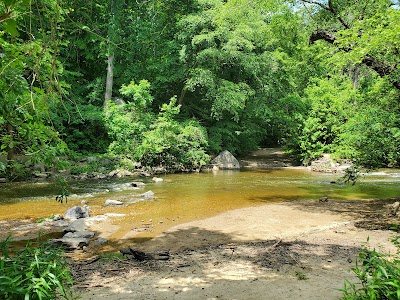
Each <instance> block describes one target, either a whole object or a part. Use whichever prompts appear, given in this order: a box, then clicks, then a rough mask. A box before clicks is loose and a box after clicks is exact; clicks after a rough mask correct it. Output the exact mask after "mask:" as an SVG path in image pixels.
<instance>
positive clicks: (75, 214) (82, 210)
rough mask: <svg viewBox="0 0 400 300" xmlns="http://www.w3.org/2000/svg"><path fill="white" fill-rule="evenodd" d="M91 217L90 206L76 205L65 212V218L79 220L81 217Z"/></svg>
mask: <svg viewBox="0 0 400 300" xmlns="http://www.w3.org/2000/svg"><path fill="white" fill-rule="evenodd" d="M87 217H89V209H88V207H82V206H74V207H72V208H70V209H68V210H67V211H66V212H65V214H64V219H67V220H77V219H81V218H87Z"/></svg>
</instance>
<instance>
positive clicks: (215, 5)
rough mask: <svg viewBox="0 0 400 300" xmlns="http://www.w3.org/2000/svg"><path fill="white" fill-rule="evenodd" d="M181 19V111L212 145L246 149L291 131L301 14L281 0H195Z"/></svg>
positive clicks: (236, 150) (297, 81)
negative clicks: (199, 123) (204, 129)
mask: <svg viewBox="0 0 400 300" xmlns="http://www.w3.org/2000/svg"><path fill="white" fill-rule="evenodd" d="M199 7H200V8H199V9H198V12H196V13H194V14H191V15H188V16H187V17H185V18H183V19H182V20H181V22H180V28H181V31H180V33H179V35H178V37H179V40H180V43H181V45H182V48H181V51H180V54H181V61H182V63H184V64H185V65H186V66H187V69H186V81H185V91H186V92H184V93H182V94H181V96H180V98H179V103H180V104H182V110H183V111H185V112H186V113H187V114H189V115H192V116H196V117H197V118H198V119H200V120H202V122H203V123H204V124H205V126H206V127H207V128H208V132H209V138H210V147H211V151H213V152H218V151H220V150H222V149H223V148H228V149H229V150H230V151H231V152H233V153H245V152H247V151H249V150H251V149H254V148H255V147H257V146H258V145H259V144H260V143H263V142H264V143H266V144H269V145H271V144H274V143H275V144H276V143H279V142H280V141H282V139H283V137H284V136H285V135H286V134H288V132H287V131H285V129H286V128H288V127H290V126H287V125H285V124H284V123H285V122H291V121H290V118H291V116H293V117H294V116H295V115H296V113H297V109H300V110H301V109H302V108H301V107H300V106H301V102H300V101H298V102H297V103H298V104H299V106H297V105H292V103H290V102H289V101H285V100H284V99H285V98H287V99H292V100H294V99H299V97H298V93H299V91H300V90H301V89H300V87H301V86H302V85H303V84H304V82H305V81H306V80H305V79H304V76H305V74H306V73H305V72H304V70H303V72H301V71H300V65H301V64H302V62H301V60H300V59H299V58H300V56H301V55H300V53H301V48H300V47H299V44H301V43H302V41H305V39H304V38H303V32H302V31H301V30H300V26H299V22H300V19H299V18H297V16H296V15H295V14H294V13H293V10H292V9H291V8H290V7H289V6H287V5H285V4H283V3H282V2H278V1H248V0H240V1H199Z"/></svg>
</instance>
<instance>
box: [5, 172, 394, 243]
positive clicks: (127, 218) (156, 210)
mask: <svg viewBox="0 0 400 300" xmlns="http://www.w3.org/2000/svg"><path fill="white" fill-rule="evenodd" d="M160 177H162V178H163V179H164V181H163V182H157V183H155V182H152V180H151V178H132V177H131V178H121V179H111V180H96V181H90V180H88V181H72V182H70V183H69V188H68V189H69V192H70V194H71V195H70V197H69V198H68V202H67V203H65V202H64V203H59V202H57V201H55V196H56V195H57V194H58V193H59V188H58V187H57V186H56V185H55V184H54V183H48V182H47V183H43V182H42V183H28V182H21V183H6V184H1V185H0V220H9V219H33V220H37V219H40V218H45V217H48V216H51V215H54V214H63V213H64V212H65V211H66V210H67V209H68V208H70V207H72V206H75V205H80V204H81V201H83V200H85V201H87V204H88V205H89V206H90V209H91V210H90V211H91V215H102V214H105V213H116V214H124V216H120V217H113V218H112V221H111V222H110V223H109V226H110V228H111V227H112V230H111V229H110V231H109V234H107V229H106V230H105V231H106V235H105V236H106V237H107V238H109V239H114V240H118V239H124V238H135V239H137V240H138V241H139V240H140V239H149V238H151V237H154V236H156V235H158V234H160V233H161V232H163V231H165V230H167V229H168V228H171V227H173V226H174V225H177V224H181V223H185V222H190V221H193V220H197V219H204V218H206V217H210V216H213V215H217V214H219V213H222V212H225V211H228V210H232V209H236V208H242V207H248V206H256V205H261V204H265V203H272V202H280V201H296V200H299V199H318V198H320V197H328V198H331V199H370V198H386V197H398V196H400V170H393V169H392V170H380V171H379V172H372V173H369V174H366V175H365V176H364V177H363V178H362V179H361V181H360V182H359V183H357V184H356V185H355V186H351V185H343V184H337V183H332V182H337V181H338V180H339V178H340V175H337V174H323V173H315V172H311V171H309V170H307V169H295V168H287V169H270V170H251V171H250V170H249V171H216V172H208V173H196V174H171V175H165V176H160ZM133 181H142V182H144V183H145V184H146V185H145V186H144V188H134V187H132V185H131V182H133ZM149 190H151V191H153V192H154V193H155V198H154V199H153V200H142V199H141V198H140V196H139V195H140V194H142V193H144V192H146V191H149ZM107 199H112V200H120V201H123V202H125V203H127V202H131V203H132V204H130V205H127V206H121V207H104V206H103V204H104V202H105V200H107ZM103 233H104V232H103Z"/></svg>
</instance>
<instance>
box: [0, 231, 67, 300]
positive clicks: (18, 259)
mask: <svg viewBox="0 0 400 300" xmlns="http://www.w3.org/2000/svg"><path fill="white" fill-rule="evenodd" d="M0 252H1V253H2V257H1V258H0V274H1V275H0V297H1V298H4V299H32V300H40V299H42V300H51V299H55V298H57V297H62V298H63V299H72V289H71V288H72V279H71V276H70V274H69V269H68V266H67V263H66V260H65V257H64V255H63V252H62V251H61V250H60V249H57V248H51V247H50V246H49V245H47V244H41V245H40V246H39V247H34V246H33V245H32V244H28V245H26V248H24V249H22V250H18V251H16V253H14V254H15V255H12V256H11V253H10V240H9V239H6V240H4V241H0Z"/></svg>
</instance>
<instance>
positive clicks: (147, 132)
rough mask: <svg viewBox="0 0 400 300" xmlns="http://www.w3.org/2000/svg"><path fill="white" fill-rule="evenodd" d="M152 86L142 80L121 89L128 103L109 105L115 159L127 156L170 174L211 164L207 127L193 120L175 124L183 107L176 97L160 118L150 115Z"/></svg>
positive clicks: (166, 106) (168, 104) (108, 116)
mask: <svg viewBox="0 0 400 300" xmlns="http://www.w3.org/2000/svg"><path fill="white" fill-rule="evenodd" d="M149 88H150V84H149V83H148V82H147V81H145V80H142V81H140V83H139V84H135V83H133V82H132V83H130V84H129V85H128V86H123V87H122V88H121V90H120V91H121V93H122V94H123V95H124V96H130V98H132V99H130V100H129V101H128V102H127V103H124V104H119V105H116V104H114V103H112V102H110V103H109V104H108V105H107V108H106V111H105V114H104V118H105V122H106V125H107V128H108V132H109V136H110V137H112V138H113V142H112V143H111V145H110V147H109V152H110V154H112V155H119V156H121V155H122V156H125V157H127V158H129V159H134V160H136V161H138V162H140V163H141V164H142V165H145V166H149V167H163V168H164V169H166V170H168V171H172V172H173V171H185V170H192V169H199V168H201V167H202V166H204V165H205V164H207V163H208V161H209V156H208V155H207V154H206V152H205V149H206V148H207V147H208V141H207V133H206V130H205V129H204V127H202V126H201V125H200V123H199V122H198V121H196V120H194V119H190V120H186V121H184V122H180V121H178V120H176V118H177V116H178V114H179V112H180V105H177V104H176V97H173V98H171V99H170V101H169V103H164V104H163V105H162V107H161V108H160V111H159V113H158V114H154V113H152V112H151V111H150V109H149V106H150V104H151V103H152V101H153V98H152V97H151V95H150V92H149Z"/></svg>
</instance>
